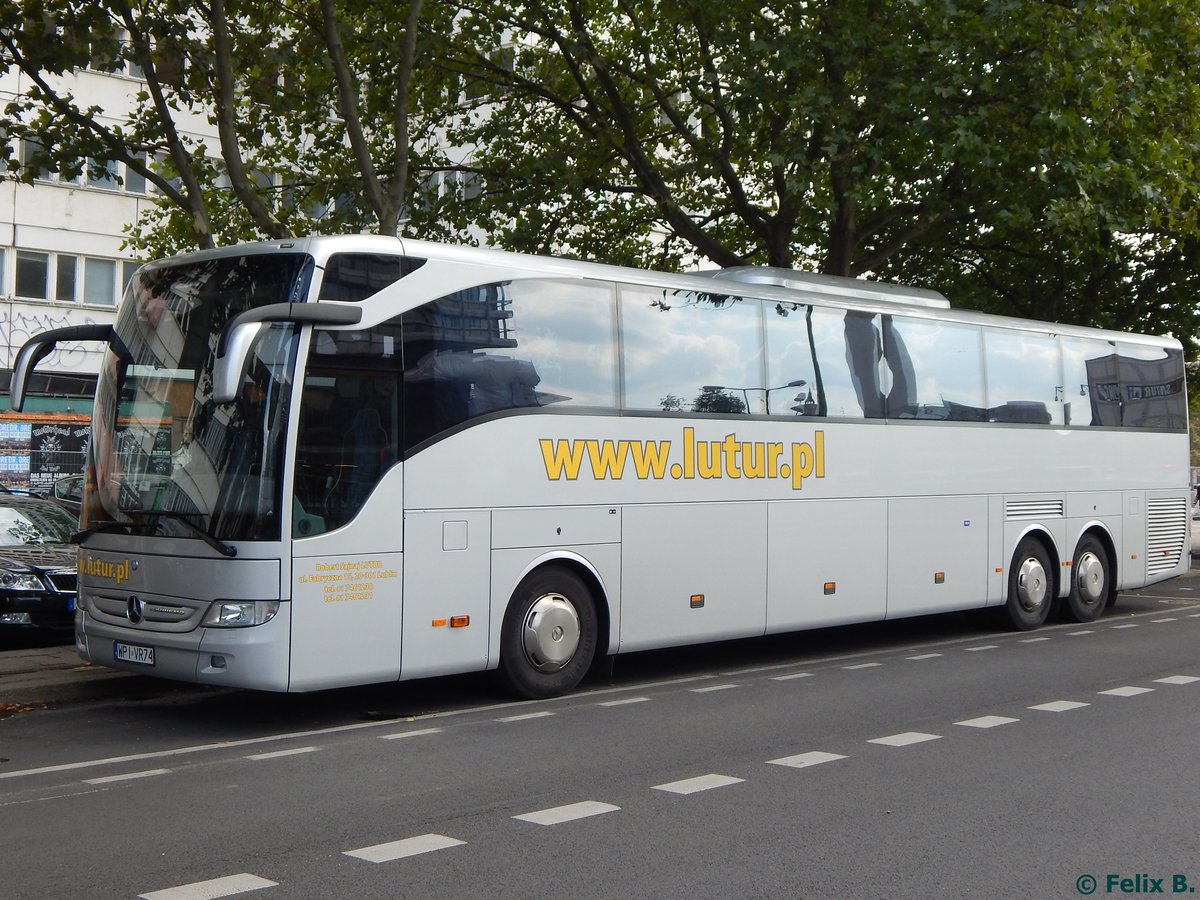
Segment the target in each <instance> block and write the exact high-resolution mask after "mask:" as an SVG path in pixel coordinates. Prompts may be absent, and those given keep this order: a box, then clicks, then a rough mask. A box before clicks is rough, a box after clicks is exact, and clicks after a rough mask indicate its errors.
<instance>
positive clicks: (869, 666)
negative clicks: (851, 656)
mask: <svg viewBox="0 0 1200 900" xmlns="http://www.w3.org/2000/svg"><path fill="white" fill-rule="evenodd" d="M882 665H883V663H876V662H870V663H859V664H858V665H856V666H842V668H843V669H848V670H850V671H854V670H855V669H874V668H875V667H876V666H882Z"/></svg>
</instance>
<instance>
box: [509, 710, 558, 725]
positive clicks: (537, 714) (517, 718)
mask: <svg viewBox="0 0 1200 900" xmlns="http://www.w3.org/2000/svg"><path fill="white" fill-rule="evenodd" d="M552 715H554V713H552V712H550V710H548V709H543V710H542V711H541V712H532V713H522V714H521V715H519V716H505V717H504V718H502V719H497V720H496V721H497V722H524V721H525V720H527V719H544V718H546V717H547V716H552Z"/></svg>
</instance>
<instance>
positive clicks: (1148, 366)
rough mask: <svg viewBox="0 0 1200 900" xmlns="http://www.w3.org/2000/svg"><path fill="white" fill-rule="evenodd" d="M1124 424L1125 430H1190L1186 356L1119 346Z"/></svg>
mask: <svg viewBox="0 0 1200 900" xmlns="http://www.w3.org/2000/svg"><path fill="white" fill-rule="evenodd" d="M1117 350H1118V356H1117V380H1118V382H1119V383H1120V385H1121V424H1122V425H1124V426H1125V427H1126V428H1170V429H1172V430H1175V431H1182V430H1184V429H1186V428H1187V400H1186V398H1185V396H1184V391H1183V354H1182V353H1180V352H1179V351H1177V350H1164V349H1163V348H1161V347H1143V346H1140V345H1137V344H1124V343H1118V344H1117Z"/></svg>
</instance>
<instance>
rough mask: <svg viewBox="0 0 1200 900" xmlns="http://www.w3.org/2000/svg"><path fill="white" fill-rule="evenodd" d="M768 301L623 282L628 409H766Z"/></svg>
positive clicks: (743, 411) (623, 334)
mask: <svg viewBox="0 0 1200 900" xmlns="http://www.w3.org/2000/svg"><path fill="white" fill-rule="evenodd" d="M761 306H762V305H761V303H759V301H757V300H747V299H745V298H742V297H732V296H729V295H726V294H715V293H700V292H696V291H676V290H663V289H656V288H648V287H638V286H629V285H624V286H622V287H621V328H622V337H623V345H622V348H623V353H624V359H623V362H624V367H625V406H626V408H628V409H646V410H659V411H666V412H715V413H763V412H766V389H767V383H766V380H765V377H764V372H763V350H762V324H761V318H760V310H761Z"/></svg>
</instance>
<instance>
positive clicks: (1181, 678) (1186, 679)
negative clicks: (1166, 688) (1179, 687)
mask: <svg viewBox="0 0 1200 900" xmlns="http://www.w3.org/2000/svg"><path fill="white" fill-rule="evenodd" d="M1154 681H1155V683H1156V684H1194V683H1196V682H1197V681H1200V678H1197V677H1196V676H1195V675H1168V676H1167V677H1166V678H1155V679H1154Z"/></svg>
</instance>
